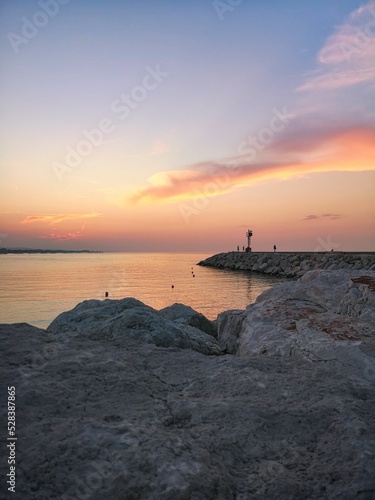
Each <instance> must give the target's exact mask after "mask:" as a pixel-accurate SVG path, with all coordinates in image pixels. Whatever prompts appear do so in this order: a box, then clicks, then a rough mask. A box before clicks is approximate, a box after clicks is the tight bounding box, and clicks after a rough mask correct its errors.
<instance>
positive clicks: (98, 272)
mask: <svg viewBox="0 0 375 500" xmlns="http://www.w3.org/2000/svg"><path fill="white" fill-rule="evenodd" d="M208 256H209V255H208V254H198V253H196V254H195V253H194V254H193V253H190V254H186V253H185V254H177V253H155V254H152V253H102V254H35V255H29V254H21V255H14V254H6V255H0V273H1V281H0V323H19V322H27V323H30V324H32V325H35V326H38V327H40V328H46V327H47V326H48V325H49V324H50V322H51V321H52V320H53V319H54V318H55V317H56V316H57V315H58V314H60V313H61V312H63V311H67V310H69V309H72V308H73V307H74V306H75V305H76V304H78V303H79V302H81V301H83V300H87V299H104V296H105V292H106V291H108V293H109V298H110V299H120V298H124V297H135V298H137V299H138V300H141V301H142V302H144V303H146V304H148V305H150V306H152V307H154V308H156V309H161V308H163V307H165V306H168V305H171V304H173V303H175V302H180V303H183V304H186V305H189V306H191V307H192V308H193V309H195V310H197V311H199V312H201V313H203V314H204V315H205V316H207V317H208V318H210V319H215V318H216V316H217V314H218V313H219V312H221V311H225V310H227V309H244V308H245V307H246V306H247V305H248V304H250V303H252V302H254V301H255V299H256V298H257V296H258V295H259V294H260V293H262V292H263V291H264V290H266V289H267V288H269V287H270V286H273V285H275V284H277V283H282V282H283V281H285V280H283V279H282V278H275V277H269V276H263V275H257V274H253V273H249V272H238V271H237V272H234V271H223V270H216V269H210V268H207V267H200V266H197V265H196V264H197V262H199V261H200V260H202V259H204V258H206V257H208ZM172 285H173V286H174V288H172Z"/></svg>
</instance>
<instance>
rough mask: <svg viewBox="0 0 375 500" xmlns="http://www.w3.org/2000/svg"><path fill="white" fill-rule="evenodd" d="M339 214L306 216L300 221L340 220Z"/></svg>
mask: <svg viewBox="0 0 375 500" xmlns="http://www.w3.org/2000/svg"><path fill="white" fill-rule="evenodd" d="M341 217H342V215H341V214H322V215H306V217H304V218H303V219H302V220H317V219H332V220H334V219H341Z"/></svg>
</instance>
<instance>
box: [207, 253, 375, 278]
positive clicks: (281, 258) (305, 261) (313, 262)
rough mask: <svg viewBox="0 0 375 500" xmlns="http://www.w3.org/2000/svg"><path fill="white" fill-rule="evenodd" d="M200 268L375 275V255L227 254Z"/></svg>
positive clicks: (293, 275) (290, 275) (277, 273)
mask: <svg viewBox="0 0 375 500" xmlns="http://www.w3.org/2000/svg"><path fill="white" fill-rule="evenodd" d="M198 265H200V266H208V267H215V268H217V269H231V270H233V271H235V270H241V271H254V272H257V273H262V274H272V275H275V276H284V277H287V278H299V277H301V276H303V275H304V274H305V273H306V272H308V271H312V270H314V269H327V270H340V269H344V270H350V269H352V270H370V271H375V253H374V252H372V253H365V254H362V253H353V252H292V253H288V252H274V253H271V252H250V253H244V252H227V253H220V254H217V255H213V256H212V257H208V258H207V259H205V260H203V261H201V262H199V263H198Z"/></svg>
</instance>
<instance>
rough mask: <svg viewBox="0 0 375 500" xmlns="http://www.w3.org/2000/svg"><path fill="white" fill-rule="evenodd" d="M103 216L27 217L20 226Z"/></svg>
mask: <svg viewBox="0 0 375 500" xmlns="http://www.w3.org/2000/svg"><path fill="white" fill-rule="evenodd" d="M102 215H103V214H100V213H95V212H93V213H91V214H53V215H29V216H28V217H26V219H24V220H23V221H21V224H34V223H35V222H41V223H45V224H60V222H65V221H71V220H79V219H91V218H96V217H100V216H102Z"/></svg>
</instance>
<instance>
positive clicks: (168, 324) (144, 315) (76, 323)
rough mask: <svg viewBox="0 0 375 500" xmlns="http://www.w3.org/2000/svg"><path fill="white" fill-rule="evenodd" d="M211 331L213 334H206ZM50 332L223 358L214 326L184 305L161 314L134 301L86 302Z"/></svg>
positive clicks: (55, 325)
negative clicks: (87, 335) (114, 340)
mask: <svg viewBox="0 0 375 500" xmlns="http://www.w3.org/2000/svg"><path fill="white" fill-rule="evenodd" d="M178 313H181V316H178ZM210 329H211V332H212V334H208V333H206V332H210ZM47 330H48V331H49V332H51V333H71V332H76V333H78V332H80V333H85V334H86V333H90V334H91V335H92V334H96V335H97V336H98V338H106V339H116V338H118V339H125V338H130V339H133V340H137V341H139V342H145V343H150V344H155V345H156V346H159V347H181V348H183V349H193V350H195V351H198V352H201V353H202V354H216V355H218V354H221V349H220V346H219V344H218V343H217V341H216V340H215V338H214V337H213V333H215V334H216V329H215V327H214V326H213V323H212V322H211V321H209V320H208V319H207V318H206V317H205V316H203V314H200V313H197V312H196V311H194V310H193V309H191V308H190V307H187V306H183V305H182V304H175V305H174V306H170V307H167V308H165V309H163V310H162V311H157V310H155V309H153V308H152V307H149V306H147V305H145V304H143V302H140V301H139V300H136V299H133V298H126V299H122V300H109V299H107V300H103V301H101V300H86V301H84V302H81V303H80V304H78V305H77V306H76V307H75V308H74V309H72V310H71V311H67V312H64V313H62V314H60V315H59V316H58V317H57V318H56V319H55V320H54V321H53V322H52V323H51V324H50V325H49V327H48V328H47Z"/></svg>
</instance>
